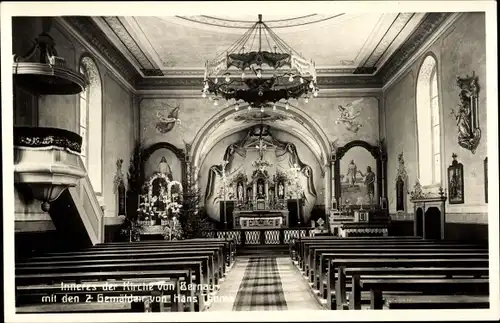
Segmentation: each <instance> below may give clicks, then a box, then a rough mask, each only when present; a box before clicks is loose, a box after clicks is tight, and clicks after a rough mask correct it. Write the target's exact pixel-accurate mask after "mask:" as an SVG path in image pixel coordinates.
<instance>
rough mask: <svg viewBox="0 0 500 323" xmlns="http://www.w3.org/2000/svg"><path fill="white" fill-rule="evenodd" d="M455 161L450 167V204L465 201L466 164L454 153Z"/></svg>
mask: <svg viewBox="0 0 500 323" xmlns="http://www.w3.org/2000/svg"><path fill="white" fill-rule="evenodd" d="M452 158H453V162H452V163H451V165H450V166H449V167H448V201H449V202H450V204H463V203H464V195H465V194H464V166H463V165H462V163H459V162H458V161H457V155H456V154H452Z"/></svg>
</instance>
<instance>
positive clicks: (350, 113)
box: [335, 99, 364, 133]
mask: <svg viewBox="0 0 500 323" xmlns="http://www.w3.org/2000/svg"><path fill="white" fill-rule="evenodd" d="M363 100H364V99H358V100H356V101H353V102H351V103H348V104H346V105H345V106H342V105H339V106H338V109H339V111H340V117H338V118H337V120H336V121H335V124H339V123H343V124H344V125H345V126H346V129H347V130H348V131H351V132H353V133H357V132H358V130H359V128H361V127H362V125H361V124H360V123H359V122H358V121H356V119H357V118H358V117H359V115H360V114H361V112H359V111H356V112H355V111H354V107H355V106H357V105H358V104H360V103H361V101H363Z"/></svg>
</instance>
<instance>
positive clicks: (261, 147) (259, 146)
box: [255, 119, 267, 160]
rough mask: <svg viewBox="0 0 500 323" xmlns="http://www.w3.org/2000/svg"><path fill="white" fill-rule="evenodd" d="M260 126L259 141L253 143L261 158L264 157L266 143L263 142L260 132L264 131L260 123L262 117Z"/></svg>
mask: <svg viewBox="0 0 500 323" xmlns="http://www.w3.org/2000/svg"><path fill="white" fill-rule="evenodd" d="M260 122H261V126H260V134H259V143H258V144H257V145H255V148H257V149H258V150H259V157H260V159H261V160H262V159H263V157H264V150H266V148H267V145H266V144H265V143H264V140H262V132H263V131H264V127H263V125H262V119H261V121H260Z"/></svg>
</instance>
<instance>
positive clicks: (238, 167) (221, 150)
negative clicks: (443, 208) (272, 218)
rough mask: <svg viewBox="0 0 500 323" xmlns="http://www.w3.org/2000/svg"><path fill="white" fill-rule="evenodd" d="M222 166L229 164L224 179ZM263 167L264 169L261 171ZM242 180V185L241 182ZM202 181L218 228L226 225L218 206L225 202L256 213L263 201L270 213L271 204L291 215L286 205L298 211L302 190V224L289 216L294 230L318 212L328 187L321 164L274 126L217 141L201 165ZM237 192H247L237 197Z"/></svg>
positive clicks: (261, 126)
mask: <svg viewBox="0 0 500 323" xmlns="http://www.w3.org/2000/svg"><path fill="white" fill-rule="evenodd" d="M261 147H263V149H260V148H261ZM223 160H225V161H227V162H228V163H227V165H224V170H225V172H224V174H223V173H222V169H223V168H222V164H221V163H222V161H223ZM260 162H264V163H265V165H264V166H263V167H261V166H260V164H259V163H260ZM293 168H295V169H296V170H297V172H296V173H293ZM294 174H295V175H294ZM224 176H225V179H224ZM243 178H244V180H243V181H242V182H241V185H240V183H239V182H238V180H239V179H243ZM198 179H199V185H200V189H201V190H202V191H203V193H204V199H203V200H204V206H205V209H206V211H207V213H208V215H209V216H210V217H212V218H213V219H214V220H219V221H220V222H223V220H224V219H222V217H223V215H222V214H221V208H222V209H223V208H224V206H221V203H220V201H224V200H225V201H230V203H232V204H234V203H236V204H238V203H239V204H245V205H246V206H240V208H245V207H247V208H254V209H255V208H257V206H256V205H255V203H258V201H260V200H262V203H263V205H264V204H265V205H264V206H263V207H264V208H265V210H266V212H267V211H269V210H271V209H272V206H273V205H271V204H273V203H274V204H276V203H278V202H279V203H283V205H282V207H281V210H284V212H288V209H289V208H288V206H287V204H288V203H292V207H295V205H296V204H293V201H296V198H297V189H298V190H299V195H298V196H299V200H300V203H301V205H300V216H299V217H300V219H296V218H295V215H294V216H291V218H290V219H288V218H287V220H288V222H290V224H292V223H293V224H298V223H302V224H304V223H306V222H308V221H309V218H310V215H311V210H312V209H313V208H314V206H315V205H316V204H318V203H319V204H323V203H324V201H323V200H322V197H323V196H321V194H320V193H318V192H322V191H323V190H324V186H325V185H324V184H325V180H324V176H323V174H322V164H321V162H320V160H318V159H317V158H316V156H315V155H314V153H313V152H312V150H311V149H310V147H309V146H308V145H307V144H306V143H304V142H303V141H301V140H300V139H299V138H298V137H297V136H295V135H293V134H291V133H289V132H286V131H282V130H281V129H279V128H275V127H273V125H267V124H257V125H250V126H247V127H246V128H244V129H243V130H240V131H237V132H234V133H232V134H230V135H228V136H226V137H224V138H222V139H221V140H219V141H218V142H217V143H215V144H214V145H213V146H212V147H211V149H210V151H209V153H208V154H207V156H206V157H205V158H204V159H203V162H202V163H201V164H200V167H199V176H198ZM224 181H225V184H224ZM238 186H242V188H244V189H245V190H244V192H243V191H242V192H239V191H238V189H239V187H238ZM242 188H241V189H240V191H241V190H242ZM241 196H244V197H245V198H241ZM235 209H238V207H237V205H236V206H235ZM254 211H255V210H254ZM294 212H295V211H294ZM294 214H296V213H294ZM230 222H233V223H234V221H230Z"/></svg>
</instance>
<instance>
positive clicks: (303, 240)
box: [290, 236, 426, 260]
mask: <svg viewBox="0 0 500 323" xmlns="http://www.w3.org/2000/svg"><path fill="white" fill-rule="evenodd" d="M391 239H392V240H395V239H398V240H399V241H404V240H414V241H417V240H420V241H426V240H423V239H422V238H419V237H414V236H399V237H397V236H381V237H337V236H321V237H304V238H301V239H300V240H299V239H296V240H294V241H293V242H292V243H291V244H290V246H291V248H292V249H295V255H296V256H298V255H300V254H301V252H302V250H301V249H302V245H303V244H304V243H307V242H320V241H325V242H328V241H380V240H391ZM290 256H291V257H292V255H290ZM292 259H295V260H297V259H296V258H294V257H292Z"/></svg>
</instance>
